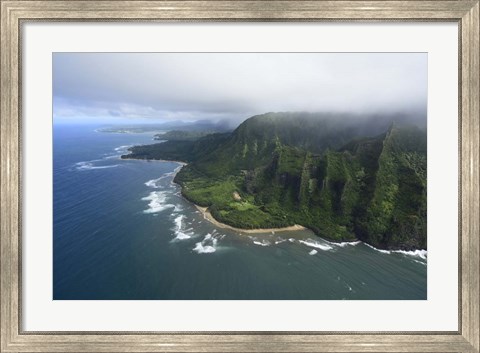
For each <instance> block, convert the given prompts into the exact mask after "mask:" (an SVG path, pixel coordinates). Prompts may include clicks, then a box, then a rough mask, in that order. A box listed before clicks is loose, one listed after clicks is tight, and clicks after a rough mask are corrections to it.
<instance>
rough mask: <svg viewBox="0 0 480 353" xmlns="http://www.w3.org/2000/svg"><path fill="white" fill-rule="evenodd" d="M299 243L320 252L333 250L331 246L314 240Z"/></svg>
mask: <svg viewBox="0 0 480 353" xmlns="http://www.w3.org/2000/svg"><path fill="white" fill-rule="evenodd" d="M298 242H299V243H302V244H304V245H306V246H309V247H311V248H316V249H320V250H323V251H328V250H333V247H331V246H330V245H327V244H321V243H319V242H317V241H315V240H312V239H307V240H299V241H298Z"/></svg>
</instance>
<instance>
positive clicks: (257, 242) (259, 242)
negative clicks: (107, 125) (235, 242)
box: [253, 240, 271, 246]
mask: <svg viewBox="0 0 480 353" xmlns="http://www.w3.org/2000/svg"><path fill="white" fill-rule="evenodd" d="M253 244H255V245H260V246H270V245H271V244H270V242H269V241H268V240H262V241H258V240H254V241H253Z"/></svg>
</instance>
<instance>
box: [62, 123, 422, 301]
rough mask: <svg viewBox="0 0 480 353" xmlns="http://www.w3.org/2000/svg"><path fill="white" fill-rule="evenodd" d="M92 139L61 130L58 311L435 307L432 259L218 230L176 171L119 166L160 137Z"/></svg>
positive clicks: (78, 130) (91, 131) (290, 235)
mask: <svg viewBox="0 0 480 353" xmlns="http://www.w3.org/2000/svg"><path fill="white" fill-rule="evenodd" d="M95 129H96V127H95V126H71V125H57V126H54V151H53V154H54V155H53V158H54V161H53V162H54V163H53V168H54V170H53V180H54V188H53V189H54V194H53V211H54V212H53V214H54V215H53V230H54V234H53V237H54V241H53V282H54V283H53V296H54V298H53V299H137V300H140V299H426V297H427V266H426V258H423V257H420V256H413V255H410V254H401V253H384V252H380V251H378V250H375V249H372V248H370V247H368V246H366V245H365V244H362V243H358V244H340V245H336V244H331V243H328V242H326V241H324V240H322V239H320V238H318V237H316V236H315V235H314V234H312V233H311V232H309V231H299V232H298V231H297V232H278V233H275V234H272V233H266V234H255V235H252V234H238V233H236V232H234V231H231V230H226V229H222V228H218V227H215V226H214V225H213V224H211V223H209V222H208V221H207V220H205V219H203V216H202V214H201V213H199V212H198V211H197V210H196V208H195V207H194V206H193V205H192V204H190V203H189V202H187V201H185V200H184V199H183V198H182V197H181V195H180V190H179V187H178V186H177V185H175V184H173V183H172V178H173V172H174V170H175V169H176V168H179V164H177V163H173V162H160V161H152V162H146V161H134V160H120V159H119V155H121V154H124V153H126V149H127V148H128V146H131V145H135V144H148V143H152V134H147V133H145V134H114V133H102V132H96V131H95Z"/></svg>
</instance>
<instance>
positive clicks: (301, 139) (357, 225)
mask: <svg viewBox="0 0 480 353" xmlns="http://www.w3.org/2000/svg"><path fill="white" fill-rule="evenodd" d="M426 146H427V145H426V129H425V128H421V127H417V126H415V125H412V124H409V123H408V121H407V119H406V118H405V117H403V116H400V115H399V116H389V117H385V116H361V115H353V114H352V115H349V114H312V113H268V114H264V115H259V116H255V117H252V118H250V119H247V120H246V121H244V122H243V123H242V124H240V126H238V128H237V129H236V130H235V131H233V132H231V133H221V134H219V133H217V134H210V135H207V136H204V137H201V138H198V139H197V140H195V141H168V142H165V143H160V144H154V145H149V146H136V147H133V148H131V149H130V151H131V154H129V155H126V156H122V158H143V159H169V160H181V161H185V162H188V163H189V164H188V165H187V166H185V167H184V168H182V170H181V171H180V172H179V173H178V174H177V176H176V177H175V181H176V182H178V183H179V184H180V185H181V186H182V193H183V195H184V196H185V197H186V198H187V199H189V200H191V201H192V202H194V203H196V204H199V205H201V206H206V207H209V209H210V211H211V213H212V215H213V216H214V217H215V218H216V219H217V220H219V221H221V222H224V223H227V224H229V225H232V226H235V227H239V228H272V227H283V226H288V225H293V224H301V225H304V226H306V227H308V228H310V229H312V230H313V231H314V232H315V233H317V234H318V235H320V236H322V237H323V238H326V239H330V240H334V241H346V240H356V239H360V240H362V241H365V242H367V243H369V244H371V245H373V246H375V247H379V248H384V249H405V250H412V249H419V248H422V249H426V247H427V242H426V230H427V228H426V224H427V213H426V207H427V205H426V203H427V201H426V200H427V198H426V197H427V196H426V190H427V188H426V164H427V147H426ZM238 196H240V197H238Z"/></svg>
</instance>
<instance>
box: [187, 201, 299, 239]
mask: <svg viewBox="0 0 480 353" xmlns="http://www.w3.org/2000/svg"><path fill="white" fill-rule="evenodd" d="M195 207H196V208H197V209H198V210H199V211H200V212H201V213H202V214H203V218H204V219H206V220H207V221H209V222H211V223H213V224H214V225H215V226H217V227H219V228H227V229H231V230H234V231H236V232H240V233H248V234H258V233H271V232H285V231H292V230H306V229H307V228H305V227H303V226H301V225H298V224H295V225H293V226H290V227H283V228H259V229H242V228H235V227H232V226H229V225H228V224H225V223H221V222H219V221H217V220H216V219H215V218H213V216H212V214H211V213H210V212H209V211H208V209H207V207H201V206H198V205H195Z"/></svg>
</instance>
